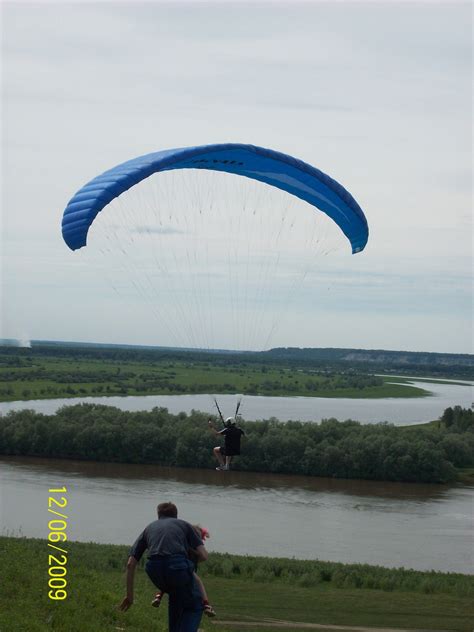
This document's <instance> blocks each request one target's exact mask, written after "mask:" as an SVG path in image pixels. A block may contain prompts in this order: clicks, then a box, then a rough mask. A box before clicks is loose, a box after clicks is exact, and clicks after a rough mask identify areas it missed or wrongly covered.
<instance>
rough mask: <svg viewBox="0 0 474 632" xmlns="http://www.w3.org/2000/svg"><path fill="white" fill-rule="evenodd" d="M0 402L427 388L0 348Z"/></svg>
mask: <svg viewBox="0 0 474 632" xmlns="http://www.w3.org/2000/svg"><path fill="white" fill-rule="evenodd" d="M0 383H1V386H0V401H14V400H31V399H54V398H58V397H61V398H67V397H87V396H93V395H94V396H112V395H162V394H180V393H243V394H249V395H273V396H306V397H349V398H384V397H423V396H426V395H429V391H427V390H424V389H421V388H417V387H414V386H410V385H408V380H404V379H403V378H396V379H394V378H391V377H388V376H384V377H382V376H380V377H375V376H370V375H362V374H354V373H350V372H349V373H335V372H327V371H316V370H310V369H290V368H282V367H280V366H278V367H272V366H266V365H265V366H258V365H245V366H242V365H232V364H229V365H225V366H223V365H213V364H212V363H210V362H187V361H178V360H177V361H170V360H169V359H163V360H162V361H154V362H149V363H145V362H133V361H130V362H123V361H113V360H104V359H101V360H89V359H77V358H73V359H71V360H68V359H64V358H49V357H38V356H31V357H30V356H25V357H23V358H21V359H18V360H17V364H16V365H15V364H14V363H12V361H11V358H9V357H8V356H6V355H2V354H1V353H0Z"/></svg>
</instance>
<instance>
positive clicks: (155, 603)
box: [151, 593, 162, 608]
mask: <svg viewBox="0 0 474 632" xmlns="http://www.w3.org/2000/svg"><path fill="white" fill-rule="evenodd" d="M161 597H162V595H161V594H160V593H156V595H155V598H154V599H153V601H152V602H151V605H152V606H153V608H159V607H160V604H161Z"/></svg>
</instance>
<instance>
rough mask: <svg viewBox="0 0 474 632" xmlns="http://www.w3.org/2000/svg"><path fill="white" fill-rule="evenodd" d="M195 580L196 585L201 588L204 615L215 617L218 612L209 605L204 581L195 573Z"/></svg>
mask: <svg viewBox="0 0 474 632" xmlns="http://www.w3.org/2000/svg"><path fill="white" fill-rule="evenodd" d="M194 579H195V580H196V584H197V585H198V586H199V592H200V593H201V597H202V603H203V604H204V614H205V615H206V616H207V617H215V616H216V611H215V610H214V608H213V607H212V606H211V604H210V603H209V600H208V598H207V593H206V589H205V588H204V584H203V583H202V579H201V578H200V577H199V575H198V574H197V573H194Z"/></svg>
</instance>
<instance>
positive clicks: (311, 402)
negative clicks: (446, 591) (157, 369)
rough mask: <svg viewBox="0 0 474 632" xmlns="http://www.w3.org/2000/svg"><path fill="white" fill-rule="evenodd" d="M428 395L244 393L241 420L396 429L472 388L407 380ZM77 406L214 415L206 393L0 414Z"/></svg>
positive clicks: (461, 401) (229, 404)
mask: <svg viewBox="0 0 474 632" xmlns="http://www.w3.org/2000/svg"><path fill="white" fill-rule="evenodd" d="M411 383H412V384H413V385H414V386H419V387H420V388H423V389H425V390H427V391H429V392H430V395H429V396H427V397H406V398H405V397H394V398H383V399H348V398H330V397H263V396H251V395H246V396H245V397H244V399H243V405H242V408H241V413H242V416H243V417H244V419H249V420H255V419H268V418H270V417H277V418H278V419H280V420H281V421H288V420H289V419H294V420H300V421H321V419H325V418H326V419H327V418H329V417H335V418H336V419H339V420H341V421H342V420H344V419H354V420H357V421H360V422H362V423H377V422H380V421H388V422H391V423H393V424H395V425H408V424H416V423H422V422H425V421H432V420H433V419H438V418H439V417H440V416H441V415H442V413H443V411H444V410H445V409H446V408H448V407H449V406H456V405H459V406H463V407H464V408H469V407H470V406H471V404H472V400H473V398H474V397H473V388H472V387H473V385H472V383H470V382H466V383H465V384H458V383H456V384H440V383H436V382H430V383H428V382H417V381H416V380H415V379H413V381H412V382H411ZM217 398H218V402H219V405H220V407H221V409H222V411H223V413H224V415H225V416H227V415H230V414H233V413H234V411H235V407H236V402H237V398H236V396H235V395H217ZM81 402H90V403H98V404H107V405H109V406H117V407H118V408H121V409H122V410H151V409H152V408H154V407H155V406H164V407H165V408H168V410H169V411H170V412H171V413H179V412H182V411H184V412H186V413H190V412H191V410H193V409H194V410H201V411H203V412H208V413H211V414H215V412H216V410H215V407H214V402H213V400H212V398H211V397H210V396H209V395H142V396H127V397H84V398H72V399H45V400H31V401H17V402H2V403H0V413H4V414H5V413H7V412H8V411H10V410H21V409H22V408H33V409H35V410H37V411H39V412H42V413H46V414H53V413H54V412H55V411H56V410H58V408H61V406H72V405H73V404H78V403H81Z"/></svg>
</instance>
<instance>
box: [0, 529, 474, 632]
mask: <svg viewBox="0 0 474 632" xmlns="http://www.w3.org/2000/svg"><path fill="white" fill-rule="evenodd" d="M66 545H67V546H66V547H65V548H67V550H68V575H67V578H68V591H69V594H68V598H67V600H65V601H63V602H51V601H50V600H49V599H48V597H47V590H48V589H47V581H48V575H47V564H48V553H49V552H51V550H50V549H48V547H47V542H46V541H44V540H32V539H26V538H9V537H1V538H0V566H1V568H2V569H3V570H2V589H1V591H0V604H1V607H0V630H1V631H2V632H20V631H21V632H26V631H27V632H40V631H42V630H49V629H54V630H58V631H64V632H107V631H108V630H110V631H113V630H127V631H136V632H138V631H140V632H147V631H150V632H151V631H152V630H153V631H156V632H165V630H166V629H167V626H166V607H163V606H162V607H161V608H160V609H159V610H155V609H153V608H151V606H150V601H151V598H152V596H153V593H154V590H153V586H152V584H151V583H150V582H149V580H148V578H147V577H146V575H145V572H144V571H143V569H142V568H139V570H138V573H137V581H136V599H135V605H134V606H133V607H132V609H131V610H130V611H129V612H127V613H121V612H119V611H118V610H117V604H118V603H119V602H120V600H121V599H122V597H123V593H124V566H125V561H126V558H127V547H124V546H113V545H98V544H83V543H73V542H67V543H66ZM316 568H319V571H318V573H319V575H318V573H316V572H315V569H316ZM205 569H206V565H202V571H203V573H202V577H203V579H204V582H205V585H206V588H207V590H208V593H209V596H210V599H211V602H212V603H213V604H214V606H215V608H216V610H217V612H218V617H219V618H218V619H216V620H214V622H212V621H209V620H203V622H202V625H201V628H202V629H203V630H206V631H210V630H214V631H215V632H226V631H229V632H230V630H239V629H241V630H247V631H249V630H250V631H251V630H255V631H256V630H257V629H258V627H257V626H255V627H251V628H249V627H244V626H242V627H239V626H237V627H236V626H232V627H230V626H229V627H226V626H225V625H223V624H221V623H219V620H221V621H225V620H228V621H241V622H245V621H247V622H248V621H262V620H264V619H280V620H285V621H293V622H311V623H318V624H323V625H324V624H327V625H335V624H336V625H347V626H369V627H392V628H397V627H400V628H412V629H424V630H430V629H436V630H471V629H472V622H473V620H474V606H473V602H472V594H473V591H474V578H473V577H470V576H463V575H455V574H443V573H419V572H415V571H403V570H390V569H382V568H380V567H369V566H355V565H353V566H348V565H343V564H331V563H322V562H310V561H307V562H300V561H297V560H275V559H270V558H247V557H242V556H229V555H219V554H211V558H210V560H209V562H208V563H207V572H206V570H205ZM272 569H273V571H278V569H279V570H280V571H282V572H281V573H280V575H279V576H277V575H275V572H273V571H272ZM357 569H358V573H359V574H358V577H359V580H362V581H370V579H371V575H372V580H373V581H374V582H375V583H377V582H385V584H384V585H385V590H381V589H369V588H357V587H355V586H357V583H358V581H357V577H356V576H355V575H354V573H356V574H357ZM237 570H238V571H239V572H238V573H237V572H236V571H237ZM325 572H326V573H327V576H326V580H325V579H324V573H325ZM331 575H332V577H331V579H330V581H329V580H328V577H330V576H331ZM338 578H339V579H338ZM348 578H349V579H350V578H352V580H350V581H348ZM342 580H343V581H342ZM351 584H352V585H351ZM410 585H411V586H412V588H411V589H410ZM262 629H264V630H270V632H272V630H275V631H276V630H277V629H278V628H276V627H275V628H262ZM287 629H288V630H291V629H292V627H291V626H289V627H288V628H287Z"/></svg>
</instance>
